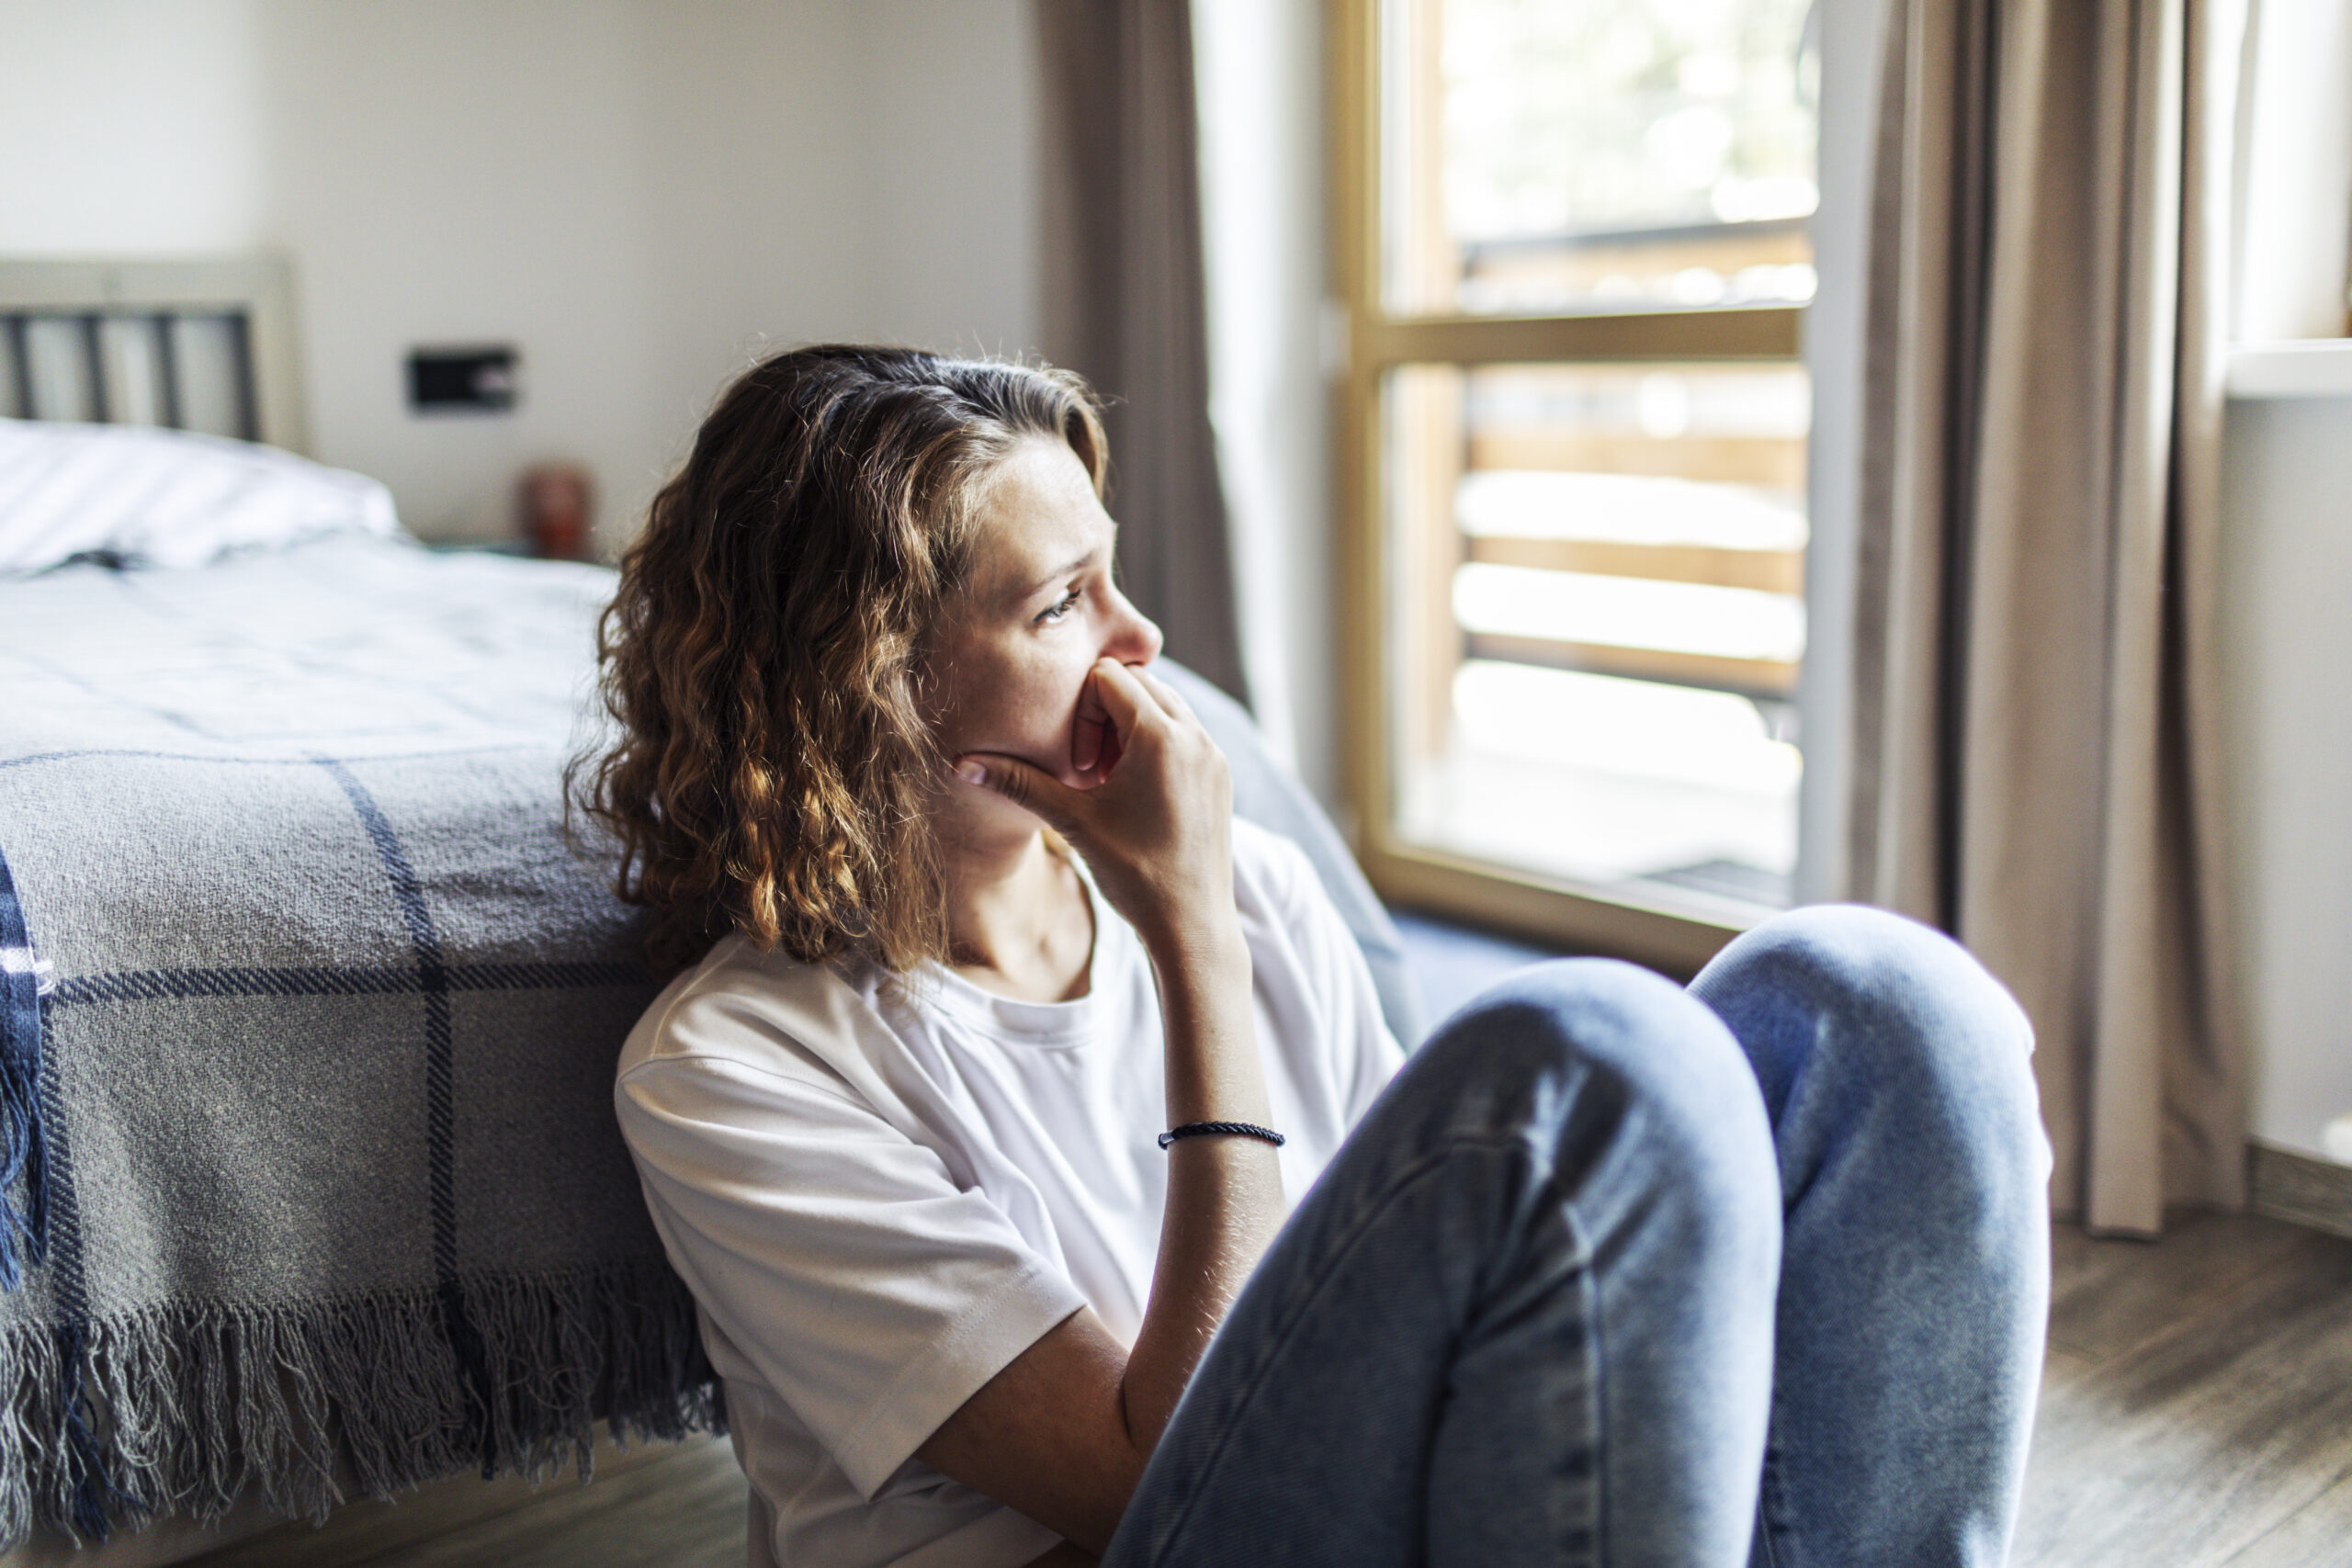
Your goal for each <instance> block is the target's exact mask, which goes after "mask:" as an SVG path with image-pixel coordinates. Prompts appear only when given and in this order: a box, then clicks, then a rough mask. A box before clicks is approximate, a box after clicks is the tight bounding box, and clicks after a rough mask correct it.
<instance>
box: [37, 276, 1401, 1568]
mask: <svg viewBox="0 0 2352 1568" xmlns="http://www.w3.org/2000/svg"><path fill="white" fill-rule="evenodd" d="M285 294H286V277H285V274H284V271H283V268H282V267H280V266H277V265H268V264H254V263H250V262H241V263H235V264H206V265H203V266H198V267H185V266H183V267H180V268H177V269H175V268H173V267H171V266H167V265H148V266H129V265H119V264H118V265H111V266H109V265H96V264H93V265H88V266H85V267H81V268H78V269H77V268H72V267H60V266H57V265H43V266H39V267H26V266H22V265H9V264H0V349H5V350H6V353H5V355H0V357H5V360H6V363H5V365H0V372H5V374H0V384H5V385H6V388H7V393H6V399H7V400H6V403H5V405H0V415H5V416H9V418H8V421H7V423H5V424H0V682H5V688H0V689H5V690H6V692H7V693H8V694H9V700H8V701H7V702H6V704H5V705H0V1211H5V1212H0V1390H5V1391H6V1412H5V1419H0V1550H6V1549H7V1548H10V1547H15V1546H17V1544H18V1543H20V1542H22V1541H25V1540H27V1539H28V1537H33V1536H35V1535H38V1534H41V1533H44V1532H45V1533H47V1534H48V1535H50V1536H51V1537H55V1536H59V1535H62V1536H65V1537H70V1538H72V1539H74V1540H82V1541H97V1540H105V1539H106V1538H107V1537H108V1536H109V1535H116V1534H119V1532H122V1531H124V1530H127V1529H138V1528H140V1527H141V1526H143V1525H146V1524H147V1523H149V1522H150V1521H153V1520H155V1519H159V1518H187V1517H194V1518H198V1519H206V1518H219V1517H222V1516H223V1515H225V1514H228V1513H229V1512H230V1511H231V1510H232V1509H242V1510H243V1511H244V1512H245V1514H246V1515H248V1516H251V1515H253V1514H254V1512H255V1511H256V1510H258V1512H259V1514H260V1515H261V1516H262V1517H312V1518H316V1517H323V1515H324V1514H325V1512H326V1511H327V1510H329V1509H331V1508H332V1507H334V1506H336V1505H338V1504H339V1503H341V1502H343V1501H344V1500H345V1499H347V1498H349V1497H352V1496H354V1495H368V1496H379V1497H382V1496H393V1495H401V1494H402V1493H404V1492H406V1491H408V1490H409V1489H412V1488H414V1487H416V1486H418V1485H419V1484H421V1483H425V1482H428V1481H432V1480H434V1479H435V1478H437V1477H444V1476H449V1475H453V1474H464V1473H473V1474H480V1475H482V1476H485V1477H487V1476H492V1475H496V1474H500V1473H508V1472H518V1473H522V1474H526V1475H534V1476H536V1475H537V1474H540V1473H544V1472H550V1471H552V1470H555V1469H557V1468H560V1467H567V1466H571V1465H578V1466H579V1467H581V1468H582V1471H583V1472H584V1470H585V1469H586V1467H587V1466H588V1464H589V1461H590V1459H591V1456H592V1452H593V1445H594V1442H595V1440H596V1436H597V1434H598V1432H599V1431H604V1432H606V1433H609V1434H612V1435H615V1436H617V1437H619V1438H625V1439H654V1440H666V1439H673V1438H682V1437H684V1436H685V1435H687V1434H690V1433H693V1432H696V1431H707V1430H714V1429H718V1427H720V1426H721V1425H722V1424H723V1411H722V1410H721V1408H720V1405H719V1402H718V1397H717V1392H716V1389H715V1387H714V1385H713V1382H712V1380H711V1377H710V1372H709V1369H708V1367H707V1364H706V1363H705V1362H704V1360H703V1359H702V1356H701V1351H700V1347H699V1344H698V1342H697V1339H696V1337H695V1321H694V1314H693V1305H692V1303H691V1301H690V1299H689V1298H688V1297H687V1296H686V1294H685V1292H684V1289H683V1287H682V1286H680V1285H679V1283H678V1281H677V1280H676V1279H675V1277H674V1276H673V1274H672V1273H671V1272H670V1270H669V1269H668V1267H667V1266H666V1264H665V1262H664V1261H663V1258H662V1252H661V1247H660V1245H659V1243H658V1241H657V1240H656V1238H655V1237H654V1235H653V1233H652V1231H651V1229H650V1224H649V1223H648V1222H647V1220H646V1218H645V1214H644V1212H643V1208H642V1205H641V1202H640V1201H639V1194H638V1190H637V1184H636V1180H635V1177H634V1174H633V1172H632V1170H631V1168H630V1167H629V1164H628V1158H627V1156H626V1153H625V1151H624V1150H623V1149H622V1147H621V1145H620V1143H619V1140H618V1137H617V1134H616V1132H615V1129H614V1126H613V1122H612V1117H611V1112H610V1099H609V1090H610V1072H611V1064H612V1061H613V1058H614V1056H615V1055H616V1051H617V1049H618V1047H619V1044H620V1043H621V1040H622V1038H623V1036H624V1035H625V1034H626V1032H628V1027H629V1025H630V1024H631V1023H632V1022H633V1021H634V1020H635V1018H636V1016H637V1014H638V1013H639V1010H641V1009H642V1008H643V1006H644V1004H645V1003H646V1001H647V1000H648V999H649V998H650V996H651V994H652V989H653V987H652V982H651V979H650V977H649V976H648V975H647V974H646V973H645V971H644V970H643V968H642V967H641V966H640V964H639V954H638V941H637V938H638V928H637V923H636V919H635V917H634V913H633V911H631V910H630V909H628V908H627V907H625V906H623V905H621V904H619V903H618V902H617V901H616V900H615V899H614V898H613V897H612V896H611V895H610V893H609V891H608V889H607V888H606V887H605V884H604V881H603V878H602V870H601V867H600V866H598V865H597V864H595V863H594V861H593V857H583V855H582V853H581V852H578V851H577V850H576V849H575V848H574V846H573V845H572V844H571V843H570V842H569V841H568V840H567V839H566V835H565V832H564V825H563V822H562V819H561V810H560V800H561V787H562V786H561V775H562V770H563V766H564V764H565V761H567V759H569V758H570V757H571V756H572V755H574V754H576V753H577V752H578V751H579V750H581V749H582V747H583V746H586V745H588V744H591V743H592V742H593V741H594V738H595V731H594V728H593V720H592V715H593V712H594V705H593V702H592V700H591V699H592V679H593V671H592V658H591V649H592V647H593V630H592V628H593V622H594V615H595V613H596V611H597V609H598V607H599V606H600V605H601V604H602V603H603V601H604V599H605V596H606V595H607V593H608V592H609V591H610V576H609V573H607V572H606V571H605V570H603V569H601V568H596V567H591V566H582V565H569V564H561V563H552V562H536V561H525V560H519V559H513V558H503V557H500V556H495V555H488V554H481V553H448V552H435V551H432V550H428V549H426V548H424V547H420V546H419V545H417V544H416V543H414V542H413V540H410V539H408V538H406V537H405V536H401V534H400V533H399V532H398V531H397V528H396V526H395V525H394V523H393V521H392V518H391V514H390V503H389V498H388V497H386V496H384V495H383V493H382V491H381V489H380V487H378V486H374V485H372V483H371V482H370V481H367V480H364V479H358V478H357V477H356V476H350V475H335V474H333V473H332V472H331V471H327V470H319V469H316V468H313V467H311V466H310V465H303V464H300V461H299V459H296V458H293V457H285V456H283V454H282V451H281V450H277V449H273V448H272V447H268V446H243V445H241V444H240V443H239V441H238V440H236V439H234V438H244V439H246V440H268V441H274V442H275V443H276V447H277V448H279V449H282V448H299V447H300V444H301V442H300V424H299V417H300V398H299V395H298V394H297V393H295V392H293V391H292V390H289V384H290V382H289V378H290V365H291V353H290V335H289V333H288V327H287V324H286V320H287V319H286V314H285V309H284V300H285ZM190 322H197V323H198V326H197V327H191V326H189V325H188V323H190ZM142 341H143V345H144V346H143V347H142V346H141V342H142ZM126 345H128V346H126ZM208 345H209V348H208ZM199 351H202V352H199ZM208 355H209V357H208ZM273 367H276V368H273ZM207 377H209V378H210V382H209V386H210V389H209V391H207V390H204V389H203V384H204V383H205V378H207ZM61 418H62V419H64V420H67V421H70V422H76V423H73V424H71V425H70V426H69V427H66V428H61V429H46V430H40V429H39V425H38V424H37V423H28V421H29V422H51V421H57V420H59V419H61ZM207 422H209V429H210V431H211V432H212V434H211V435H210V436H209V437H207V436H203V435H195V434H190V435H181V434H175V433H173V432H172V431H171V430H168V429H165V430H161V431H141V430H137V429H125V428H123V427H124V426H126V425H129V426H139V425H154V426H167V427H168V426H175V425H177V426H189V425H193V426H197V427H198V428H199V429H202V428H206V426H207ZM99 424H104V425H107V426H108V428H107V429H95V428H94V426H95V425H99ZM37 430H39V434H40V437H41V439H42V440H43V441H46V442H48V443H50V445H48V446H32V445H28V443H31V442H32V441H33V433H35V432H36V431H37ZM85 438H86V439H87V440H88V441H89V442H92V443H96V444H97V445H96V446H92V447H90V448H89V449H87V450H81V449H77V451H76V453H74V454H69V455H68V456H67V457H62V458H58V457H54V455H53V454H54V450H55V444H56V443H57V442H59V441H61V440H62V441H65V442H66V443H67V445H69V446H70V445H71V443H72V441H74V440H81V439H85ZM11 440H15V441H16V442H17V446H15V447H13V448H12V447H11V446H9V444H8V443H9V442H10V441H11ZM108 442H112V443H113V445H110V446H109V445H107V443H108ZM126 443H128V445H125V444H126ZM141 443H144V444H145V446H141ZM189 446H194V447H198V448H201V451H200V452H198V456H199V457H207V458H208V459H209V460H211V461H212V462H214V464H215V466H216V468H219V467H221V466H225V471H226V472H227V474H228V477H225V478H224V477H222V474H221V473H213V472H211V471H210V470H207V472H208V474H209V478H207V479H203V480H201V481H192V480H188V479H186V478H185V477H184V476H181V475H180V474H179V470H178V469H176V468H174V467H173V465H174V464H175V463H176V462H180V461H181V460H182V459H184V458H187V452H186V451H184V450H182V448H185V447H189ZM151 447H153V448H160V449H164V450H163V451H162V456H160V457H158V456H156V454H155V452H154V451H151V450H148V448H151ZM12 451H13V452H14V454H15V456H14V458H13V459H12V457H11V453H12ZM28 451H34V452H36V454H37V456H36V457H35V458H28V457H26V456H25V454H26V453H27V452H28ZM42 453H46V454H50V456H47V457H40V456H38V454H42ZM12 460H13V462H14V467H13V468H12V467H11V464H12ZM190 460H192V459H190ZM41 462H49V463H50V464H51V467H50V468H46V469H43V468H40V463H41ZM76 463H78V464H80V465H81V466H80V468H74V467H73V465H74V464H76ZM142 464H146V465H149V466H148V467H146V468H142V467H141V465H142ZM240 464H242V465H243V468H239V467H238V465H240ZM60 465H62V467H60ZM158 465H160V466H158ZM198 467H201V465H200V464H199V465H198ZM69 470H70V471H71V472H72V473H75V474H80V475H82V476H83V479H80V480H76V481H75V483H74V484H68V483H64V482H63V481H62V480H60V479H59V478H58V475H59V474H61V473H65V472H68V471H69ZM28 474H29V475H31V476H32V477H31V478H29V479H28V478H27V475H28ZM12 475H13V476H14V477H13V479H12ZM44 475H46V476H47V477H46V479H44V478H43V476H44ZM158 475H163V476H165V477H160V478H159V477H157V476H158ZM239 475H243V478H239V477H237V476H239ZM175 476H176V477H175ZM134 481H135V482H134ZM75 484H81V485H82V487H83V488H80V489H77V488H75ZM273 486H279V487H281V488H283V489H286V492H287V493H286V494H285V495H279V493H278V491H277V490H273V489H272V488H271V487H273ZM320 486H323V487H324V489H323V490H319V489H318V487H320ZM142 487H143V488H142ZM208 487H209V488H208ZM288 487H290V488H288ZM305 487H309V488H305ZM298 491H299V492H300V496H301V498H302V499H300V500H299V501H298V500H293V499H288V497H289V496H292V495H294V494H295V493H296V492H298ZM314 492H315V493H314ZM256 495H262V496H274V497H277V500H278V502H282V504H281V505H280V507H279V513H280V514H278V515H274V516H272V517H268V518H265V519H263V521H262V523H260V524H251V525H249V526H247V529H246V533H244V534H240V533H239V532H238V529H237V527H236V526H232V525H227V524H224V522H223V518H224V517H225V516H226V515H227V514H228V513H234V512H236V511H237V506H238V505H239V504H245V503H250V502H252V501H253V499H254V496H256ZM223 496H227V497H229V498H230V500H229V501H223V500H222V499H221V498H222V497H223ZM28 497H31V498H32V500H30V501H28ZM191 498H193V499H191ZM239 498H242V500H240V499H239ZM12 506H13V507H14V508H15V510H14V511H11V510H10V508H11V507H12ZM305 506H308V507H310V508H311V511H309V512H304V511H303V508H304V507H305ZM289 509H290V513H300V517H301V518H302V519H305V520H306V521H302V522H300V524H299V525H289V524H288V520H287V515H286V514H287V513H288V512H289ZM247 510H251V507H250V505H248V506H247ZM264 510H266V508H265V509H264ZM28 518H29V519H30V520H29V521H28ZM12 529H13V530H14V533H13V534H12ZM76 530H79V532H76ZM69 535H70V536H71V537H70V538H68V539H67V542H68V543H70V544H71V545H73V546H74V549H73V550H71V551H69V552H66V553H70V554H72V555H73V556H74V558H73V559H71V560H68V561H64V562H62V563H56V562H54V561H51V562H48V563H43V562H41V561H40V560H38V559H37V553H36V554H35V555H28V554H24V553H21V552H22V551H23V550H24V549H26V548H30V547H28V546H26V544H25V541H26V539H27V538H28V537H31V538H33V539H34V540H35V541H36V544H38V541H39V540H40V539H48V540H49V541H50V542H51V544H50V548H51V556H52V557H53V556H55V555H56V554H57V553H59V548H60V547H58V546H57V544H56V541H57V540H58V539H59V538H61V537H65V536H69ZM12 539H13V540H14V546H13V547H17V548H18V549H19V551H20V553H19V555H18V556H17V558H16V565H17V570H16V571H15V572H14V574H10V573H9V571H8V565H9V561H10V556H9V551H10V549H11V548H12ZM28 563H29V564H34V565H40V566H41V570H26V568H27V567H28ZM1174 678H1176V679H1178V680H1179V681H1180V682H1182V683H1183V684H1184V685H1185V688H1186V689H1187V691H1188V692H1190V693H1191V694H1193V698H1194V701H1195V703H1196V705H1198V706H1199V708H1200V709H1201V711H1202V712H1203V715H1204V718H1205V719H1206V720H1207V721H1208V722H1209V724H1210V726H1211V728H1212V730H1213V731H1214V732H1216V734H1217V736H1218V739H1220V741H1221V742H1222V743H1224V744H1225V746H1226V748H1227V752H1228V754H1229V755H1230V756H1231V757H1232V758H1233V761H1234V768H1235V777H1236V795H1237V808H1238V810H1240V811H1241V813H1242V814H1243V815H1245V816H1250V817H1253V818H1257V819H1259V820H1261V821H1264V822H1266V823H1267V824H1268V825H1269V826H1272V827H1274V828H1276V829H1279V830H1282V831H1284V832H1287V833H1289V834H1290V835H1291V836H1293V837H1294V838H1295V839H1297V840H1299V841H1300V842H1301V843H1303V844H1304V845H1305V846H1306V848H1307V849H1308V852H1309V853H1310V856H1311V857H1312V858H1314V859H1315V860H1316V862H1317V866H1318V870H1320V871H1321V872H1322V873H1323V875H1324V879H1325V881H1326V884H1327V886H1329V887H1330V889H1331V891H1332V893H1333V896H1334V897H1335V898H1336V899H1337V900H1338V901H1339V903H1340V908H1341V909H1342V911H1343V913H1345V914H1346V915H1347V917H1348V919H1349V920H1350V923H1351V927H1352V928H1353V929H1354V930H1355V931H1356V933H1357V935H1358V938H1359V941H1360V942H1362V943H1363V947H1364V950H1365V952H1366V955H1367V957H1368V959H1369V960H1370V961H1371V962H1372V964H1373V966H1374V975H1375V979H1376V981H1377V982H1378V984H1379V985H1380V987H1381V989H1382V993H1383V998H1384V1001H1385V1004H1386V1006H1387V1008H1388V1010H1389V1013H1390V1017H1391V1021H1392V1023H1393V1024H1394V1025H1395V1026H1396V1028H1397V1032H1398V1033H1399V1034H1400V1036H1402V1037H1403V1038H1405V1039H1407V1040H1408V1042H1409V1041H1410V1040H1411V1039H1413V1038H1414V1037H1415V1034H1416V1032H1417V1029H1418V1019H1417V1018H1416V1016H1415V1004H1414V1000H1413V998H1412V994H1411V987H1410V982H1409V980H1408V976H1407V973H1406V969H1405V965H1404V961H1403V958H1402V954H1401V951H1400V949H1399V947H1398V943H1397V935H1396V931H1395V930H1394V928H1393V927H1392V926H1391V925H1390V924H1389V923H1388V920H1387V918H1386V916H1385V913H1384V912H1383V911H1382V910H1381V908H1380V906H1379V904H1378V903H1377V901H1376V900H1374V898H1373V897H1372V895H1371V893H1370V891H1369V890H1368V889H1367V888H1366V887H1365V886H1364V885H1363V879H1362V877H1361V876H1360V875H1358V874H1356V872H1355V869H1354V866H1353V864H1352V863H1351V861H1350V860H1349V858H1348V856H1347V854H1346V852H1345V850H1344V848H1343V847H1342V846H1341V845H1340V841H1339V839H1338V837H1337V835H1336V834H1335V833H1334V832H1333V831H1332V829H1331V828H1330V825H1329V822H1328V821H1327V820H1326V819H1325V818H1323V817H1322V814H1321V813H1320V812H1319V810H1317V808H1316V807H1315V806H1314V804H1313V802H1312V801H1311V800H1310V799H1309V798H1308V797H1307V796H1306V794H1305V793H1304V791H1302V790H1301V789H1299V788H1298V786H1297V785H1296V784H1295V782H1293V781H1292V780H1290V779H1289V778H1288V776H1287V775H1285V774H1283V773H1281V772H1280V771H1279V770H1278V769H1277V768H1276V767H1275V766H1274V765H1273V764H1272V762H1271V761H1269V760H1268V759H1267V757H1266V754H1265V753H1264V751H1263V750H1262V749H1261V747H1260V746H1259V745H1258V743H1257V740H1256V737H1255V732H1254V730H1253V729H1252V728H1250V721H1249V718H1248V716H1247V714H1246V713H1245V712H1244V711H1243V710H1241V709H1240V708H1239V707H1238V705H1234V704H1232V703H1231V702H1230V701H1228V700H1227V699H1225V698H1223V697H1221V696H1220V695H1218V694H1216V693H1215V692H1214V691H1213V690H1211V689H1210V688H1208V687H1207V686H1206V685H1205V683H1204V682H1199V681H1198V680H1197V679H1196V678H1193V677H1190V676H1189V675H1186V674H1184V673H1183V672H1182V671H1177V672H1176V673H1175V676H1174Z"/></svg>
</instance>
